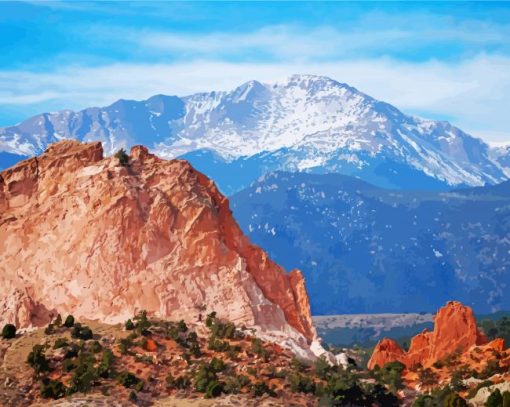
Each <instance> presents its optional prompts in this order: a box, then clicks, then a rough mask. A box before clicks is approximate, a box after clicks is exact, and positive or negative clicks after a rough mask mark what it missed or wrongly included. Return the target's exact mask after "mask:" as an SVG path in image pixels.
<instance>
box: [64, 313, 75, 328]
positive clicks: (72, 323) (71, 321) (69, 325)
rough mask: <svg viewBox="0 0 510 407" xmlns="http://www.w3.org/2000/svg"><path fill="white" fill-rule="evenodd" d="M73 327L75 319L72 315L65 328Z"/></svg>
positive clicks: (65, 323)
mask: <svg viewBox="0 0 510 407" xmlns="http://www.w3.org/2000/svg"><path fill="white" fill-rule="evenodd" d="M73 325H74V317H73V316H72V315H68V316H67V318H66V320H65V322H64V326H65V327H66V328H72V327H73Z"/></svg>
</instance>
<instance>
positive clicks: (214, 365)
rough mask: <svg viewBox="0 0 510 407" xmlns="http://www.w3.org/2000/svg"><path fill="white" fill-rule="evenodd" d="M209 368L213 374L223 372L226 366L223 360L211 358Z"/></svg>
mask: <svg viewBox="0 0 510 407" xmlns="http://www.w3.org/2000/svg"><path fill="white" fill-rule="evenodd" d="M209 367H210V369H211V370H212V371H213V372H215V373H219V372H222V371H223V370H225V368H226V367H227V366H226V364H225V362H223V360H221V359H218V358H212V359H211V361H210V362H209Z"/></svg>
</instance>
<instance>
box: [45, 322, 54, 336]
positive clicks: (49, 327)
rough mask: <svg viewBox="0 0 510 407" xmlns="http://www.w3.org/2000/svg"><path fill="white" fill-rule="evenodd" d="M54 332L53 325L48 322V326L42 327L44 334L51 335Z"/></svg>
mask: <svg viewBox="0 0 510 407" xmlns="http://www.w3.org/2000/svg"><path fill="white" fill-rule="evenodd" d="M54 333H55V326H54V325H53V324H48V326H47V327H46V328H45V329H44V334H45V335H53V334H54Z"/></svg>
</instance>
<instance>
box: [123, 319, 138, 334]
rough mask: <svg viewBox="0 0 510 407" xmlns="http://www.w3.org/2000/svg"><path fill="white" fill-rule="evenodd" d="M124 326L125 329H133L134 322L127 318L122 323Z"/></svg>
mask: <svg viewBox="0 0 510 407" xmlns="http://www.w3.org/2000/svg"><path fill="white" fill-rule="evenodd" d="M124 327H125V328H126V330H127V331H132V330H133V329H135V324H133V321H131V320H130V319H128V320H127V321H126V323H125V325H124Z"/></svg>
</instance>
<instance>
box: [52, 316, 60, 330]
mask: <svg viewBox="0 0 510 407" xmlns="http://www.w3.org/2000/svg"><path fill="white" fill-rule="evenodd" d="M53 324H54V325H55V326H57V327H59V326H61V325H62V315H60V314H58V315H57V317H56V318H55V320H54V321H53Z"/></svg>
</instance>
